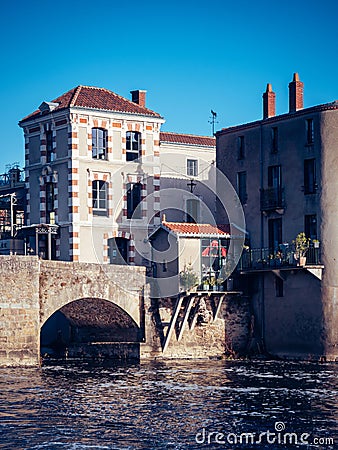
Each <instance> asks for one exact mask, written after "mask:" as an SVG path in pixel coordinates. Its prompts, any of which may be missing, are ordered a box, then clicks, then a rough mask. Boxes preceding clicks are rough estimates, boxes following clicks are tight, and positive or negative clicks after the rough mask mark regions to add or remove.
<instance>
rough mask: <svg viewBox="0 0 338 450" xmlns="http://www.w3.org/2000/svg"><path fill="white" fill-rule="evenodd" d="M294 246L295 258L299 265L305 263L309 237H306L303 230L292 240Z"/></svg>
mask: <svg viewBox="0 0 338 450" xmlns="http://www.w3.org/2000/svg"><path fill="white" fill-rule="evenodd" d="M293 244H294V246H295V259H296V260H297V261H298V265H299V266H305V265H306V253H307V251H308V250H309V246H310V239H309V238H307V237H306V235H305V233H304V232H301V233H299V234H298V235H297V237H296V239H295V240H294V241H293Z"/></svg>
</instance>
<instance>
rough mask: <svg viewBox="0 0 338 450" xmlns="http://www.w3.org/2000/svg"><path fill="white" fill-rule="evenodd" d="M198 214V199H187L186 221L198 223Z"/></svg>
mask: <svg viewBox="0 0 338 450" xmlns="http://www.w3.org/2000/svg"><path fill="white" fill-rule="evenodd" d="M199 213H200V201H199V199H198V198H189V199H187V202H186V221H187V222H188V223H198V222H199Z"/></svg>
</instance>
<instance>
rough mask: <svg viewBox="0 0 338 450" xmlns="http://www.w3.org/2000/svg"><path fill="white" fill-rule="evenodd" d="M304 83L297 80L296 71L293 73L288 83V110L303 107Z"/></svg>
mask: <svg viewBox="0 0 338 450" xmlns="http://www.w3.org/2000/svg"><path fill="white" fill-rule="evenodd" d="M303 88H304V83H302V82H301V81H300V80H299V75H298V73H294V74H293V80H292V81H291V83H289V112H295V111H298V110H299V109H303Z"/></svg>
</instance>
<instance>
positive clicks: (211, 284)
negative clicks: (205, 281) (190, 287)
mask: <svg viewBox="0 0 338 450" xmlns="http://www.w3.org/2000/svg"><path fill="white" fill-rule="evenodd" d="M209 284H210V286H215V284H216V278H215V277H211V278H210V280H209Z"/></svg>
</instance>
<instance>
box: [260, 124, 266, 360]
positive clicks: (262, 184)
mask: <svg viewBox="0 0 338 450" xmlns="http://www.w3.org/2000/svg"><path fill="white" fill-rule="evenodd" d="M259 165H260V200H261V198H262V193H263V189H264V148H263V127H262V122H261V123H260V161H259ZM260 210H261V224H260V225H261V229H260V247H261V259H263V249H264V214H263V211H262V208H261V205H260ZM260 303H261V304H260V307H261V308H260V315H261V342H262V349H261V350H263V351H265V296H264V272H262V274H261V302H260Z"/></svg>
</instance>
